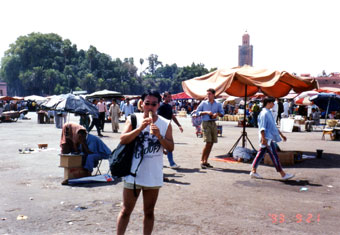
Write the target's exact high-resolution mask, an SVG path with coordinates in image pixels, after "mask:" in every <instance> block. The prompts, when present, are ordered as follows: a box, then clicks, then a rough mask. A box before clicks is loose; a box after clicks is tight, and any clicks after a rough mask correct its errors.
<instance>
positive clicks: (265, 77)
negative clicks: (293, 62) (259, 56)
mask: <svg viewBox="0 0 340 235" xmlns="http://www.w3.org/2000/svg"><path fill="white" fill-rule="evenodd" d="M182 87H183V90H184V92H185V93H187V94H188V95H190V96H192V97H193V98H195V99H203V98H204V97H205V96H206V93H207V89H208V88H213V89H215V90H216V94H215V95H216V96H218V95H219V94H221V93H222V92H224V91H225V92H226V93H227V94H229V95H233V96H238V97H244V96H245V95H246V96H252V95H254V94H256V92H258V91H259V90H260V89H261V91H262V92H263V93H264V94H265V95H268V96H273V97H277V98H279V97H283V96H285V95H287V94H288V93H289V91H290V90H291V89H293V90H294V91H295V92H296V93H300V92H303V91H307V90H312V89H315V88H318V83H317V81H316V80H315V79H313V78H300V77H297V76H294V75H292V74H290V73H288V72H285V71H283V72H279V71H277V70H269V69H257V68H254V67H251V66H243V67H235V68H231V69H218V70H216V71H214V72H211V73H208V74H206V75H203V76H200V77H196V78H193V79H190V80H186V81H183V82H182ZM246 87H247V89H245V88H246ZM245 90H247V93H246V94H245Z"/></svg>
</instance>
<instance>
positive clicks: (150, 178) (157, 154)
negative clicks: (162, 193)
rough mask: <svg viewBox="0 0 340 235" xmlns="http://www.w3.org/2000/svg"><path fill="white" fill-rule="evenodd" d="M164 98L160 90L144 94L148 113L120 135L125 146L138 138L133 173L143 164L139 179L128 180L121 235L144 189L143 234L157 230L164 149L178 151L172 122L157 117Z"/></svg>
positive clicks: (131, 177) (144, 108)
mask: <svg viewBox="0 0 340 235" xmlns="http://www.w3.org/2000/svg"><path fill="white" fill-rule="evenodd" d="M161 99H162V98H161V96H160V94H159V92H157V91H154V90H152V91H148V92H147V93H144V94H143V95H142V101H143V102H142V107H143V110H144V112H143V113H141V114H140V115H138V114H137V115H136V117H137V126H136V129H134V130H132V126H131V120H130V118H129V119H128V120H127V121H126V124H125V128H124V131H123V132H122V134H121V136H120V143H121V144H128V143H130V142H131V141H133V140H134V139H135V138H137V143H138V144H137V147H136V149H135V153H134V156H133V160H132V166H131V172H133V173H134V172H135V171H136V169H137V167H138V165H139V163H140V166H139V167H138V170H137V174H136V177H133V176H131V175H129V176H126V177H125V178H124V181H125V182H124V191H123V208H122V210H121V212H120V213H119V215H118V219H117V234H124V233H125V230H126V228H127V225H128V223H129V218H130V215H131V213H132V211H133V209H134V206H135V204H136V201H137V199H138V196H139V194H140V192H141V190H143V208H144V228H143V233H144V234H151V232H152V229H153V223H154V208H155V205H156V201H157V197H158V192H159V188H160V187H161V186H162V185H163V149H164V148H165V149H166V150H167V151H170V152H172V151H173V150H174V142H173V138H172V129H171V125H170V123H169V121H167V120H166V119H164V118H162V117H160V116H158V115H157V109H158V108H159V103H160V101H161ZM149 113H150V114H149ZM151 116H152V117H151ZM142 151H143V154H142ZM142 155H143V158H142V159H143V160H142V161H141V156H142ZM134 182H136V188H137V197H136V196H135V195H134V189H133V184H134Z"/></svg>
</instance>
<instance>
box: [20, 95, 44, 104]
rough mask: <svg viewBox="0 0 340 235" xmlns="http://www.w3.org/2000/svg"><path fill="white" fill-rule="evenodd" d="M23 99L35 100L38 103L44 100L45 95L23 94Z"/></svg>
mask: <svg viewBox="0 0 340 235" xmlns="http://www.w3.org/2000/svg"><path fill="white" fill-rule="evenodd" d="M24 100H30V101H35V102H37V103H38V104H41V103H42V102H44V101H45V100H47V98H46V97H42V96H39V95H30V96H25V97H24Z"/></svg>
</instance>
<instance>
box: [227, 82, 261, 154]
mask: <svg viewBox="0 0 340 235" xmlns="http://www.w3.org/2000/svg"><path fill="white" fill-rule="evenodd" d="M246 107H247V85H245V94H244V114H243V130H242V132H241V136H240V137H239V138H238V139H237V141H236V142H235V144H234V145H233V147H231V149H230V150H229V152H228V153H227V155H228V156H232V155H233V152H234V149H235V148H236V146H237V145H238V142H240V140H241V139H242V148H244V147H245V146H246V139H247V140H248V142H249V143H250V145H251V147H252V148H253V150H254V151H256V149H255V148H254V145H253V144H252V143H251V141H250V139H249V138H248V136H247V132H246V118H247V115H246Z"/></svg>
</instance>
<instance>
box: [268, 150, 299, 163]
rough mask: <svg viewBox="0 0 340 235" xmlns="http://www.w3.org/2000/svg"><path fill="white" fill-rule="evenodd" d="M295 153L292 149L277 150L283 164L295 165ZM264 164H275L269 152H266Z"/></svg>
mask: <svg viewBox="0 0 340 235" xmlns="http://www.w3.org/2000/svg"><path fill="white" fill-rule="evenodd" d="M294 154H295V152H292V151H284V152H277V155H278V156H279V160H280V163H281V165H282V166H292V165H294ZM264 164H265V165H270V166H274V164H273V162H272V159H271V158H270V157H269V154H268V153H266V155H265V156H264Z"/></svg>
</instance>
